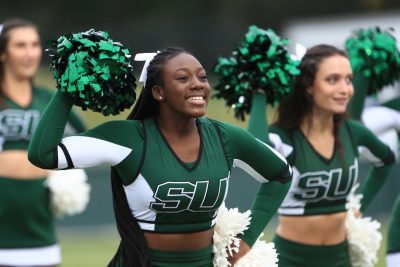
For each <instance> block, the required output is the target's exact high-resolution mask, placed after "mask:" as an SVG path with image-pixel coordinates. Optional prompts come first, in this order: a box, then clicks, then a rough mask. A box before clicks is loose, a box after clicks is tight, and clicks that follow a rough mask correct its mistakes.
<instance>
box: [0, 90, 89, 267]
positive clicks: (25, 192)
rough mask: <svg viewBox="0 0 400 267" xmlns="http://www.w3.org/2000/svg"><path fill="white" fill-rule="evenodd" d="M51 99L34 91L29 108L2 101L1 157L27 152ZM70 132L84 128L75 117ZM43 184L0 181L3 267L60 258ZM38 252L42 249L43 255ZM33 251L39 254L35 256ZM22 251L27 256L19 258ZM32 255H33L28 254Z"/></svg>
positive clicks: (0, 262)
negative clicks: (4, 152)
mask: <svg viewBox="0 0 400 267" xmlns="http://www.w3.org/2000/svg"><path fill="white" fill-rule="evenodd" d="M51 96H52V93H50V92H49V91H47V90H44V89H39V88H36V87H34V88H33V89H32V101H31V103H30V104H29V106H27V107H20V106H19V105H17V104H16V103H14V102H13V101H11V100H10V99H8V98H4V97H1V98H0V153H1V151H8V150H25V151H26V150H28V145H29V142H30V140H31V138H32V135H33V133H34V131H35V129H36V127H37V125H38V123H39V120H40V117H41V115H42V113H43V111H44V109H45V107H46V106H47V104H48V103H49V101H50V99H51ZM68 128H69V129H71V130H74V131H75V132H80V131H83V124H82V123H81V121H80V120H79V118H78V117H77V116H76V115H72V116H71V119H70V125H69V126H68ZM44 181H45V177H38V178H37V179H29V180H21V179H14V178H12V177H0V265H18V263H21V260H23V262H24V260H27V262H28V263H29V264H31V265H32V264H35V262H33V261H30V259H23V258H25V257H28V256H26V255H30V257H37V258H39V261H38V262H37V263H38V264H37V265H39V264H45V263H46V262H47V263H49V264H54V263H53V262H52V259H55V258H57V257H58V258H59V251H58V250H59V248H58V246H57V245H56V237H55V230H54V222H53V215H52V213H51V210H50V203H49V192H48V189H47V188H46V187H45V186H44ZM38 248H41V249H42V254H40V253H41V252H40V251H38V250H37V249H38ZM29 249H31V250H29ZM34 250H35V251H37V252H38V253H36V254H35V253H34V252H32V251H34ZM19 251H24V252H26V253H28V254H18V252H19ZM31 252H32V253H33V254H29V253H31ZM15 253H16V254H15ZM24 255H25V256H24ZM40 255H42V256H40ZM46 258H47V260H46ZM43 259H45V260H44V261H43ZM58 261H59V260H58ZM47 263H46V264H47ZM55 263H57V262H55Z"/></svg>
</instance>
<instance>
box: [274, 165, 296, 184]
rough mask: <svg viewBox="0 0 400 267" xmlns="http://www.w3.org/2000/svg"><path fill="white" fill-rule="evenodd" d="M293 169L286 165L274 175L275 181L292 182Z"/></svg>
mask: <svg viewBox="0 0 400 267" xmlns="http://www.w3.org/2000/svg"><path fill="white" fill-rule="evenodd" d="M292 177H293V171H292V168H291V167H290V165H289V164H288V165H286V168H285V169H284V170H283V171H281V173H280V174H279V175H278V176H277V177H275V179H274V180H275V181H278V182H280V183H281V184H288V183H289V184H290V183H291V182H292Z"/></svg>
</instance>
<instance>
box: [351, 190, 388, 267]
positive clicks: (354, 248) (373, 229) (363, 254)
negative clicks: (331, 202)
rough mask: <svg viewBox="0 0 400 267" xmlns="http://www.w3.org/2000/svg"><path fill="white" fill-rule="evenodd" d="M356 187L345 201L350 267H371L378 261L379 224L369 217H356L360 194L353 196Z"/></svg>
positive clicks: (380, 237) (380, 238) (359, 206)
mask: <svg viewBox="0 0 400 267" xmlns="http://www.w3.org/2000/svg"><path fill="white" fill-rule="evenodd" d="M357 186H358V185H356V186H355V187H354V188H353V189H352V191H351V193H350V195H349V197H348V200H347V205H346V208H347V209H348V211H347V217H346V232H347V241H348V242H349V255H350V261H351V266H352V267H373V266H375V264H376V263H377V261H378V250H379V247H380V244H381V241H382V234H381V233H380V231H379V229H380V226H381V224H380V223H379V222H378V221H376V220H373V219H372V218H370V217H356V216H355V213H357V212H359V210H360V208H361V199H362V195H361V194H355V190H356V188H357Z"/></svg>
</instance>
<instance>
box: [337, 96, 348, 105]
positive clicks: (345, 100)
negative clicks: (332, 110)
mask: <svg viewBox="0 0 400 267" xmlns="http://www.w3.org/2000/svg"><path fill="white" fill-rule="evenodd" d="M348 100H349V99H348V98H345V97H343V98H342V97H341V98H333V101H335V102H337V103H340V104H345V103H347V101H348Z"/></svg>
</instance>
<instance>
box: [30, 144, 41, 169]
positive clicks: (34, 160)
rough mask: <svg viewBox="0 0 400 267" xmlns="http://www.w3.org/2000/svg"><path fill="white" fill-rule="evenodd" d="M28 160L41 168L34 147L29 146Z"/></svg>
mask: <svg viewBox="0 0 400 267" xmlns="http://www.w3.org/2000/svg"><path fill="white" fill-rule="evenodd" d="M28 160H29V161H30V162H31V163H32V164H33V165H35V166H37V167H39V168H42V166H41V164H40V160H39V153H38V151H37V150H36V149H32V147H31V146H29V149H28Z"/></svg>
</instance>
